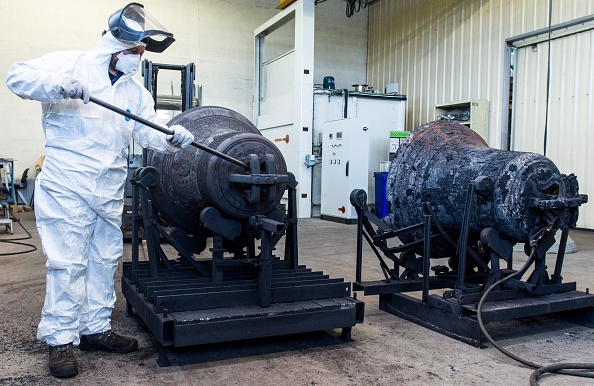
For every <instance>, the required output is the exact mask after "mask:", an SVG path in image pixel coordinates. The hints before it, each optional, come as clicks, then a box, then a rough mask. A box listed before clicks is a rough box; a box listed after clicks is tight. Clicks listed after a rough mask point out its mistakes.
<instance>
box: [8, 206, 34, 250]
mask: <svg viewBox="0 0 594 386" xmlns="http://www.w3.org/2000/svg"><path fill="white" fill-rule="evenodd" d="M8 213H9V214H10V216H11V217H12V219H13V222H16V223H17V224H19V225H20V226H21V228H23V230H24V231H25V233H27V235H28V236H27V237H21V238H17V239H8V240H0V243H7V244H16V245H22V246H25V247H28V248H29V249H28V250H26V251H20V252H11V253H0V256H13V255H21V254H24V253H29V252H33V251H36V250H37V247H36V246H35V245H32V244H27V243H21V242H19V241H21V240H28V239H30V238H32V237H33V236H31V233H29V231H28V230H27V228H25V226H24V225H23V224H21V220H19V219H17V218H16V217H15V215H14V213H12V211H11V210H10V209H8Z"/></svg>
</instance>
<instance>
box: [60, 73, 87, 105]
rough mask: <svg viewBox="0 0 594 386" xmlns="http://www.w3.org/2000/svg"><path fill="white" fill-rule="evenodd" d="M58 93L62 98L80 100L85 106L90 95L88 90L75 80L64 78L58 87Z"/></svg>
mask: <svg viewBox="0 0 594 386" xmlns="http://www.w3.org/2000/svg"><path fill="white" fill-rule="evenodd" d="M58 93H59V94H60V95H61V96H62V98H72V99H82V100H83V102H84V103H85V104H87V103H89V100H90V98H91V95H90V94H89V88H88V87H87V86H85V85H84V84H83V83H82V82H79V81H78V80H76V79H72V78H64V79H63V80H62V81H61V82H60V84H59V85H58Z"/></svg>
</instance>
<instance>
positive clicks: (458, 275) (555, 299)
mask: <svg viewBox="0 0 594 386" xmlns="http://www.w3.org/2000/svg"><path fill="white" fill-rule="evenodd" d="M485 182H486V181H485V180H481V179H480V178H479V179H477V180H476V181H473V182H472V183H471V184H470V186H469V189H468V196H467V201H466V207H465V208H464V218H463V224H462V232H461V235H460V238H459V240H458V241H457V242H456V241H455V240H452V239H451V238H450V237H449V236H448V235H447V234H446V232H444V231H443V228H442V227H441V225H440V224H439V223H438V222H437V221H436V219H435V217H434V216H433V215H432V214H433V212H432V210H431V206H430V205H429V204H428V203H425V204H424V208H425V212H426V213H427V215H426V216H425V222H424V223H420V224H416V225H413V226H410V227H407V228H403V229H392V228H390V227H389V226H388V225H387V224H386V223H385V222H384V221H383V220H381V219H379V218H378V217H377V216H375V215H374V214H373V213H372V212H371V211H370V210H369V209H368V207H367V194H366V193H365V191H363V190H354V191H353V192H352V193H351V203H352V204H353V206H354V207H355V208H356V210H357V215H358V223H357V260H356V275H355V277H356V282H355V283H354V284H353V290H354V291H363V293H364V295H379V296H380V298H379V300H380V304H379V308H380V309H381V310H383V311H386V312H389V313H391V314H393V315H396V316H399V317H402V318H404V319H407V320H409V321H412V322H414V323H417V324H419V325H422V326H424V327H427V328H430V329H432V330H434V331H437V332H440V333H442V334H444V335H447V336H450V337H452V338H454V339H457V340H460V341H462V342H465V343H469V344H472V345H474V346H477V347H481V346H482V344H483V338H484V337H483V336H482V334H481V330H480V327H479V323H478V320H477V317H476V312H477V310H476V304H477V303H478V301H479V300H480V299H481V297H482V294H483V292H484V291H486V289H487V288H489V286H491V285H492V284H493V283H495V282H496V281H498V280H499V279H501V278H502V277H505V276H507V275H510V274H513V273H515V272H516V271H514V270H513V269H512V254H513V249H512V244H511V243H509V242H508V241H506V240H503V239H501V238H500V237H499V233H498V232H497V230H495V229H494V228H485V229H484V230H483V231H482V232H481V237H480V241H481V248H482V249H481V250H478V249H477V248H476V247H475V246H470V245H467V239H468V238H467V236H468V224H469V221H470V218H471V213H472V210H473V196H474V195H475V194H482V193H484V192H485V190H484V189H485V186H488V184H486V183H485ZM487 182H488V181H487ZM420 229H423V237H422V239H420V240H415V241H413V242H409V243H407V244H404V245H399V246H396V247H394V246H389V245H388V241H389V240H390V239H393V238H395V237H397V236H398V235H402V234H408V233H410V232H415V231H416V232H418V231H419V230H420ZM567 232H568V231H567V229H564V230H562V236H561V244H562V245H561V246H560V248H559V253H558V256H557V264H556V266H555V273H554V274H553V276H552V277H551V278H550V279H549V276H548V273H547V271H546V264H545V258H546V252H547V250H548V249H549V248H550V247H551V246H552V245H553V243H554V242H555V240H554V237H553V234H554V230H552V229H544V230H543V231H542V232H541V233H540V234H539V236H538V240H537V241H535V243H534V246H533V248H535V251H534V252H535V260H534V261H535V262H534V270H533V272H532V274H531V275H530V277H529V279H528V280H527V281H526V282H524V281H521V280H518V279H511V280H508V281H507V282H506V283H505V285H504V286H502V288H497V289H495V290H493V291H492V292H491V293H490V295H489V297H488V299H487V300H488V301H487V302H485V303H484V305H483V308H482V313H481V316H482V319H483V322H485V323H487V322H494V321H503V320H508V319H515V318H521V317H528V316H537V315H545V314H552V313H564V314H565V315H564V317H567V313H569V312H573V313H574V314H575V315H576V320H577V319H578V318H577V316H578V315H579V320H580V323H583V324H586V325H591V324H592V323H594V296H593V295H590V294H589V293H584V292H581V291H577V290H576V283H574V282H573V283H562V278H561V268H562V264H563V257H564V252H565V248H564V247H565V242H566V240H567ZM363 239H365V240H366V241H367V242H368V243H369V245H370V247H371V249H372V251H373V252H374V254H375V255H376V257H377V258H378V260H379V263H380V267H381V268H382V271H383V273H384V280H379V281H366V282H364V281H362V267H363V263H362V261H363V252H362V251H363V247H362V243H363ZM434 242H441V243H448V244H450V245H451V246H454V247H456V251H457V254H458V255H457V258H458V259H457V262H458V268H457V269H455V270H450V269H449V268H448V267H445V266H434V267H431V268H430V261H431V260H430V257H431V244H432V243H434ZM421 246H422V251H423V252H422V258H421V259H417V258H415V253H414V252H412V251H413V250H418V249H419V247H421ZM396 253H400V255H399V256H398V255H396ZM385 258H387V259H390V260H392V261H393V262H394V269H390V268H388V265H387V264H386V262H385V260H384V259H385ZM467 259H471V260H472V264H474V266H475V267H476V268H477V270H474V269H473V270H469V269H468V267H469V265H468V264H467V262H466V260H467ZM485 259H486V261H488V262H489V263H490V266H488V265H487V264H486V263H485ZM499 259H503V260H505V261H506V262H507V268H506V269H501V267H500V264H499ZM400 267H401V268H403V269H404V272H403V273H402V274H400V275H399V268H400ZM430 270H433V271H434V274H433V275H430ZM519 277H521V275H519ZM434 289H444V292H443V293H442V295H441V296H439V295H430V294H429V290H434ZM417 291H420V292H421V297H420V299H419V298H418V297H415V296H412V295H407V294H406V293H411V292H417Z"/></svg>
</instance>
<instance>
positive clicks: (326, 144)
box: [318, 118, 373, 224]
mask: <svg viewBox="0 0 594 386" xmlns="http://www.w3.org/2000/svg"><path fill="white" fill-rule="evenodd" d="M318 129H319V130H320V132H321V133H322V136H323V141H322V146H323V150H322V154H323V161H322V165H323V166H322V181H321V190H322V192H321V193H322V199H321V218H322V219H323V220H332V221H339V222H344V223H347V224H350V223H354V222H356V220H357V212H356V211H355V208H354V207H353V206H352V205H351V201H350V196H351V192H352V191H353V190H354V189H363V190H365V191H366V192H367V190H368V188H369V185H368V179H369V154H368V152H369V141H370V137H371V134H372V132H373V131H372V129H371V128H370V127H369V126H368V125H367V123H366V122H365V121H363V120H361V119H357V118H352V119H337V120H334V121H327V122H324V123H323V124H321V127H319V128H318Z"/></svg>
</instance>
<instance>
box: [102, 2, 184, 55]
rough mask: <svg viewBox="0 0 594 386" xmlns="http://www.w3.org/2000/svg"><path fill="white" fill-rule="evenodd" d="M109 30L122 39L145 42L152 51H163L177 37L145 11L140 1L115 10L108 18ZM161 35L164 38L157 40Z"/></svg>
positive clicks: (148, 49) (147, 48)
mask: <svg viewBox="0 0 594 386" xmlns="http://www.w3.org/2000/svg"><path fill="white" fill-rule="evenodd" d="M108 24H109V31H110V32H111V34H112V35H113V36H114V37H116V38H118V39H121V40H126V41H129V42H143V43H145V44H146V46H145V48H146V50H147V51H151V52H163V51H165V49H166V48H167V47H169V46H170V45H171V44H172V43H173V42H174V41H175V39H174V38H173V34H172V33H171V32H169V31H167V29H166V28H165V27H163V26H162V25H161V24H160V23H159V22H158V21H157V20H155V18H153V17H152V16H151V15H149V13H148V12H146V11H145V9H144V6H143V5H142V4H139V3H130V4H128V5H126V6H125V7H124V8H122V9H119V10H117V11H116V12H114V13H113V14H112V15H111V16H110V17H109V20H108ZM154 37H159V38H161V39H162V40H156V39H155V38H154Z"/></svg>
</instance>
